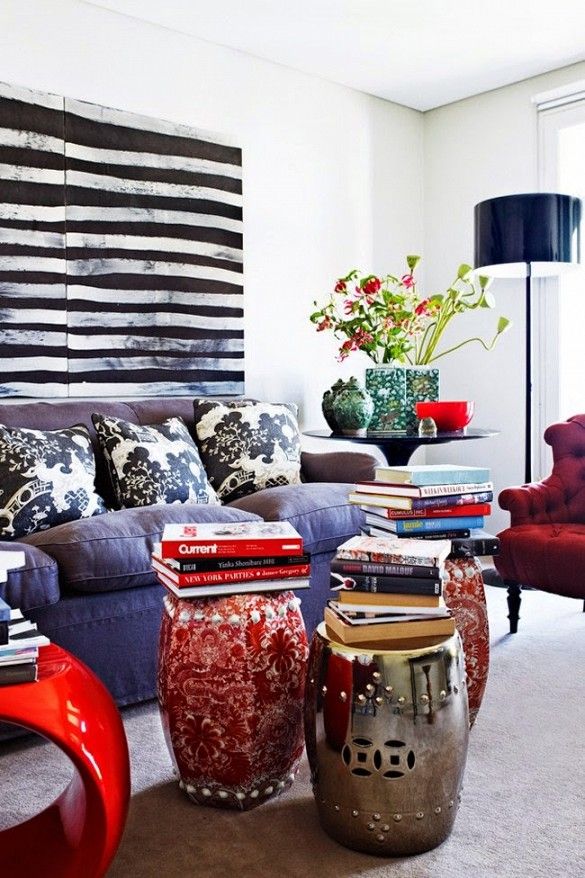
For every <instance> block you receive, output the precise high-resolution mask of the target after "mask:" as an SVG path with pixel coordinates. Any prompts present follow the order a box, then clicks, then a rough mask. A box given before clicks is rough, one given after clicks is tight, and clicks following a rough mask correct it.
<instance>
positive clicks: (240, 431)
mask: <svg viewBox="0 0 585 878" xmlns="http://www.w3.org/2000/svg"><path fill="white" fill-rule="evenodd" d="M195 425H196V431H197V439H198V442H199V448H200V451H201V458H202V460H203V463H204V464H205V469H206V470H207V473H208V475H209V480H210V482H211V484H212V485H213V487H214V488H215V490H216V491H217V493H218V495H219V497H220V498H221V499H222V501H223V502H228V501H230V500H237V499H238V497H244V496H246V494H254V493H255V492H256V491H260V490H262V488H273V487H276V486H277V485H297V484H299V483H300V481H301V440H300V436H299V428H298V424H297V419H296V417H295V415H294V412H293V409H292V407H290V406H287V405H276V404H272V403H250V402H244V403H241V402H237V403H221V402H211V401H209V400H203V399H202V400H195Z"/></svg>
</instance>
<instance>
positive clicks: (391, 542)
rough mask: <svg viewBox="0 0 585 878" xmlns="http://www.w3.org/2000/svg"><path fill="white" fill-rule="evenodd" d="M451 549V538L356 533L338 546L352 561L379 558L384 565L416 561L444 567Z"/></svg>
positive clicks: (344, 555)
mask: <svg viewBox="0 0 585 878" xmlns="http://www.w3.org/2000/svg"><path fill="white" fill-rule="evenodd" d="M450 551H451V543H450V542H449V541H448V540H434V541H432V542H424V541H423V540H418V539H400V538H399V537H395V536H394V537H390V536H383V537H381V538H379V537H371V536H355V537H351V538H350V539H349V540H347V541H346V542H345V543H342V545H341V546H339V547H338V549H337V558H338V559H345V560H348V561H379V562H381V563H384V564H416V565H420V566H422V567H440V566H441V565H442V563H443V561H444V560H445V558H446V557H447V556H448V554H449V552H450Z"/></svg>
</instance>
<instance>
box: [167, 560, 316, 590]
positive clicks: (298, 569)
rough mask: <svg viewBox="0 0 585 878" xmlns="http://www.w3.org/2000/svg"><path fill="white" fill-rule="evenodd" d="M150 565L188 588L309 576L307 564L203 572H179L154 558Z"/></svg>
mask: <svg viewBox="0 0 585 878" xmlns="http://www.w3.org/2000/svg"><path fill="white" fill-rule="evenodd" d="M152 566H153V568H154V570H155V571H156V572H157V573H161V574H162V575H163V576H164V577H166V578H167V579H170V580H171V582H173V583H174V584H175V585H176V587H177V588H190V587H191V586H194V585H222V584H223V583H234V582H254V581H257V580H265V579H295V578H303V577H307V576H309V573H310V568H309V565H308V564H295V565H290V564H289V565H287V566H285V567H251V568H247V569H246V570H208V571H205V572H203V573H179V572H177V571H176V570H173V568H172V567H169V566H168V565H167V564H163V563H162V562H161V561H158V560H157V559H156V558H153V559H152Z"/></svg>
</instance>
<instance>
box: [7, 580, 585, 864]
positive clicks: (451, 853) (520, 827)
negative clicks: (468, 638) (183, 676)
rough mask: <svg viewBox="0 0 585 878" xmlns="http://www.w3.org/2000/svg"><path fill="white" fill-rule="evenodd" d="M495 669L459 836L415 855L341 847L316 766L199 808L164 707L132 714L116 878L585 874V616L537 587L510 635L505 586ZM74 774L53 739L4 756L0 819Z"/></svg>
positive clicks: (496, 604) (25, 808)
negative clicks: (330, 830)
mask: <svg viewBox="0 0 585 878" xmlns="http://www.w3.org/2000/svg"><path fill="white" fill-rule="evenodd" d="M487 592H488V607H489V613H490V624H491V628H492V663H491V671H490V677H489V681H488V687H487V692H486V696H485V700H484V704H483V707H482V709H481V711H480V713H479V717H478V720H477V723H476V726H475V728H474V729H473V731H472V733H471V738H470V749H469V757H468V762H467V769H466V773H465V781H464V791H463V798H462V803H461V808H460V811H459V814H458V817H457V820H456V823H455V828H454V830H453V833H452V835H451V837H450V838H449V839H448V840H447V841H446V842H445V843H444V844H443V845H441V846H440V847H439V848H436V849H435V850H434V851H430V852H429V853H426V854H422V855H420V856H417V857H411V858H408V859H406V858H405V859H380V858H377V857H373V856H368V855H365V854H358V853H354V852H352V851H350V850H346V849H345V848H343V847H340V846H339V845H338V844H336V843H335V842H334V841H332V840H331V839H329V838H328V836H327V835H325V834H324V833H323V832H322V830H321V829H320V827H319V823H318V821H317V816H316V810H315V806H314V804H313V799H312V795H311V790H310V784H309V772H308V766H307V764H306V761H305V762H303V766H302V770H301V773H300V777H299V779H298V780H297V782H296V783H295V784H294V785H293V787H292V789H291V790H289V791H288V792H287V793H286V794H285V795H283V796H282V797H281V798H280V799H276V800H274V801H272V802H269V803H267V804H266V805H264V806H261V807H259V808H257V809H256V810H255V811H252V812H248V813H245V814H240V813H232V812H226V811H218V810H214V809H212V808H202V807H198V806H196V805H193V804H191V803H190V802H189V801H188V800H187V798H186V797H185V796H184V795H183V794H182V793H181V792H180V791H179V789H178V787H177V785H176V783H175V782H174V781H173V779H172V773H171V763H170V760H169V757H168V754H167V752H166V749H165V745H164V741H163V738H162V734H161V730H160V724H159V719H158V714H157V711H156V707H155V705H154V704H147V705H143V706H140V707H137V708H132V709H129V710H125V711H124V714H123V715H124V723H125V727H126V731H127V734H128V739H129V743H130V751H131V758H132V772H133V778H132V783H133V797H132V804H131V808H130V816H129V819H128V824H127V827H126V831H125V834H124V837H123V839H122V843H121V846H120V849H119V851H118V854H117V856H116V859H115V861H114V863H113V864H112V867H111V869H110V871H109V873H108V878H151V876H152V878H167V876H168V878H179V876H195V878H207V876H209V878H232V876H233V878H235V876H239V878H297V876H299V878H300V876H303V878H304V876H313V875H314V876H316V878H431V876H432V878H470V876H472V878H541V876H542V878H545V876H546V878H557V876H559V878H560V876H567V878H568V876H570V878H578V876H585V860H584V857H583V855H584V850H585V848H584V843H583V826H584V816H585V758H584V756H583V744H582V741H583V731H584V729H585V678H584V675H583V668H584V667H585V614H584V613H582V612H581V609H582V605H580V604H579V603H578V602H577V601H573V600H569V599H564V598H558V597H555V596H553V595H546V594H542V593H540V592H532V591H531V592H527V593H526V594H525V595H524V598H523V601H522V609H521V614H522V618H521V622H520V630H519V633H518V634H517V635H515V636H513V637H510V636H508V635H507V634H506V632H507V620H506V613H507V609H506V605H505V591H503V590H502V589H498V588H493V587H488V588H487ZM68 779H69V770H68V766H67V763H66V761H65V760H64V759H63V757H62V756H61V755H60V754H59V752H58V751H57V750H56V749H55V748H54V747H52V746H51V745H48V744H44V743H41V742H39V741H32V740H29V741H27V742H25V743H23V742H13V743H11V744H8V745H4V746H3V747H2V748H1V749H0V801H1V802H2V808H1V815H0V821H1V822H0V825H4V826H6V825H9V824H12V823H15V822H17V821H19V820H22V819H23V818H25V817H27V816H29V815H30V813H32V812H34V811H35V810H38V809H39V808H40V807H43V806H44V804H48V802H50V801H51V800H52V799H53V798H54V797H55V795H56V794H57V793H58V792H59V791H60V790H61V789H62V788H63V787H64V786H65V784H66V783H67V781H68Z"/></svg>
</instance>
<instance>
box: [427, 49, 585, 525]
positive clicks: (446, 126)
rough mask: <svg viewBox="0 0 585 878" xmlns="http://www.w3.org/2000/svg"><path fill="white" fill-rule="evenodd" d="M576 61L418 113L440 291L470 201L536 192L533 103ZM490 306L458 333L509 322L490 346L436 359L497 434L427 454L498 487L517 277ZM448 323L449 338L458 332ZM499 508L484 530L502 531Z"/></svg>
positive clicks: (514, 350) (514, 363) (516, 428)
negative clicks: (473, 468)
mask: <svg viewBox="0 0 585 878" xmlns="http://www.w3.org/2000/svg"><path fill="white" fill-rule="evenodd" d="M584 77H585V64H576V65H573V66H572V67H566V68H564V69H562V70H556V71H553V72H552V73H548V74H545V75H544V76H537V77H534V78H533V79H528V80H525V81H523V82H520V83H517V84H515V85H511V86H508V87H506V88H502V89H498V90H496V91H492V92H488V93H486V94H483V95H479V96H478V97H474V98H469V99H467V100H464V101H459V102H457V103H455V104H450V105H448V106H445V107H441V108H439V109H437V110H433V111H431V112H428V113H426V114H425V120H424V121H425V178H424V185H425V192H424V218H425V246H424V252H425V261H426V280H427V282H428V284H429V285H431V284H432V286H433V288H437V289H440V288H443V287H444V286H445V285H446V284H447V283H448V282H449V281H450V279H451V278H452V276H453V272H454V270H455V269H456V267H457V265H458V264H459V263H461V262H469V263H470V264H473V207H474V205H475V204H476V203H477V202H478V201H482V200H483V199H485V198H491V197H494V196H498V195H508V194H512V193H516V192H534V191H538V178H537V127H536V109H535V107H534V105H533V104H532V102H531V98H532V97H533V96H534V95H537V94H539V93H540V92H543V91H547V90H549V89H553V88H556V87H558V86H561V85H564V84H566V83H570V82H573V81H577V80H580V79H583V78H584ZM492 292H493V293H494V295H495V296H496V300H497V309H496V312H495V313H494V312H491V311H479V312H473V313H472V314H469V315H466V320H467V323H466V328H468V330H469V331H468V332H467V333H466V335H476V334H477V330H478V329H479V330H482V332H483V335H484V336H490V334H491V333H492V331H493V327H494V325H495V322H496V319H497V315H498V314H500V313H501V314H505V315H506V316H507V317H509V318H511V319H512V320H513V322H514V326H513V328H512V329H511V330H509V331H508V333H507V334H506V335H504V336H503V337H502V338H501V339H500V342H499V344H498V347H497V348H496V350H495V351H493V352H491V353H486V352H484V351H483V349H482V348H480V347H478V346H473V347H471V346H469V347H466V348H464V349H463V350H461V351H459V352H456V353H455V354H452V355H449V356H448V357H446V358H445V359H444V360H440V361H439V363H438V365H439V364H440V365H441V385H442V386H441V396H442V397H443V398H444V399H473V400H475V402H476V415H475V418H474V421H473V424H474V425H475V426H478V427H493V428H497V429H498V430H500V431H501V433H500V435H499V436H498V437H497V438H496V439H483V440H479V441H474V442H466V443H458V444H453V445H445V446H441V447H440V448H435V449H433V450H432V452H430V453H429V454H428V459H429V460H430V461H433V462H443V461H444V462H447V461H450V462H460V463H468V464H470V465H482V464H488V465H491V466H492V468H493V474H494V479H495V483H496V489H497V490H501V489H502V488H504V487H506V486H507V485H517V484H521V483H522V482H523V481H524V362H525V361H524V344H525V341H524V340H525V335H524V333H525V323H524V282H523V281H511V280H497V281H494V283H493V286H492ZM466 335H465V334H464V330H462V329H460V328H459V326H457V327H456V329H455V331H454V332H452V333H451V335H450V338H453V339H455V338H456V337H457V338H461V339H463V338H464V337H466ZM507 523H508V514H507V513H503V512H502V511H500V510H498V511H497V512H496V513H494V515H493V516H492V518H491V519H490V527H491V528H495V529H498V530H499V529H501V528H503V527H505V526H506V525H507Z"/></svg>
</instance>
